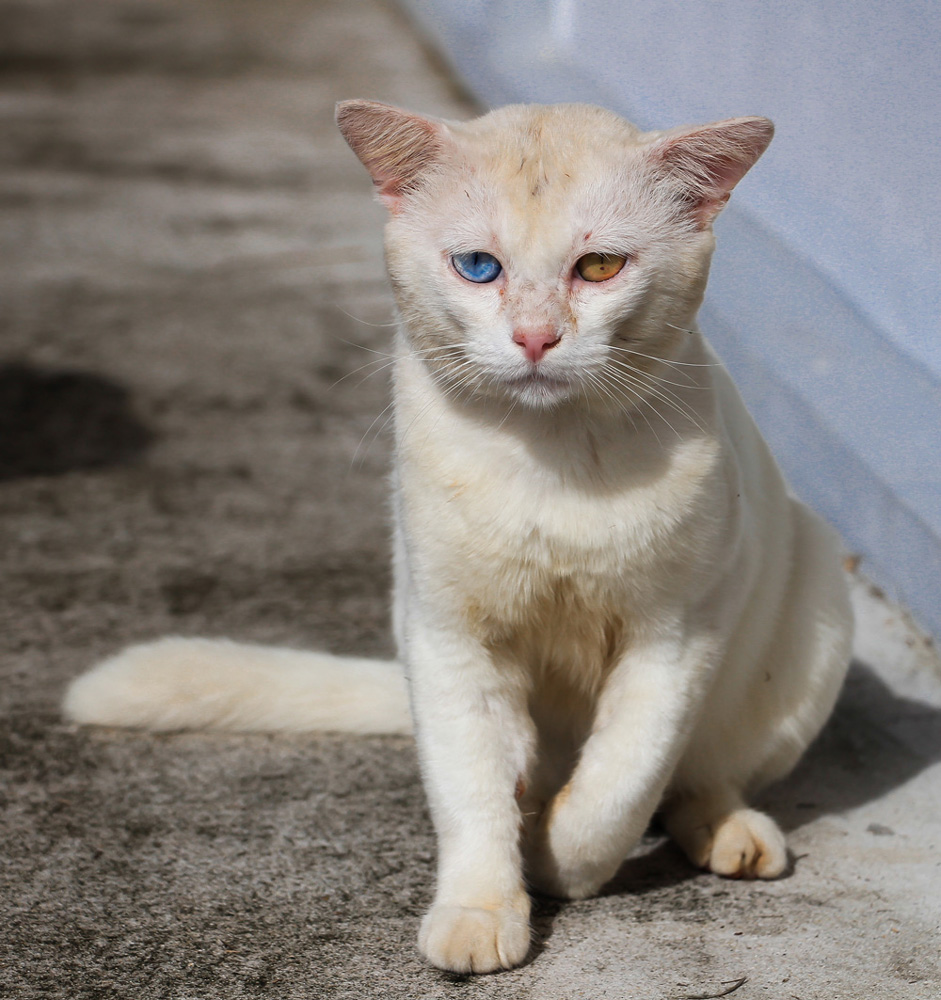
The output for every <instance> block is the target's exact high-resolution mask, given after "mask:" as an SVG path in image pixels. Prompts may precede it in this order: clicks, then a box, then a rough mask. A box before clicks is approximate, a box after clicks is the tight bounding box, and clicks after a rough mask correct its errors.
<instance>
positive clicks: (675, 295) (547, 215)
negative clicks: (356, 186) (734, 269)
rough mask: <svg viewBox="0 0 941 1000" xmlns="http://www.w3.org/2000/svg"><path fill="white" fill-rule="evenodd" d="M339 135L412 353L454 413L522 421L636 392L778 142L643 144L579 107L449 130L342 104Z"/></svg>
mask: <svg viewBox="0 0 941 1000" xmlns="http://www.w3.org/2000/svg"><path fill="white" fill-rule="evenodd" d="M338 120H339V121H340V125H341V128H342V129H343V131H344V135H345V136H346V137H347V140H348V141H349V142H350V144H351V145H352V146H353V148H354V150H355V151H356V152H357V154H358V155H359V156H360V158H361V159H362V160H363V162H364V163H365V164H366V166H367V167H368V168H369V169H370V172H371V173H372V174H373V178H374V180H375V181H376V183H377V186H378V187H379V193H380V196H381V197H383V199H384V200H385V201H386V203H387V204H388V205H389V207H390V209H391V215H390V220H389V225H388V227H387V240H386V247H387V261H388V266H389V273H390V276H391V278H392V282H393V286H394V289H395V293H396V298H397V302H398V305H399V310H400V312H401V314H402V318H403V320H404V327H405V331H406V334H407V336H408V337H409V342H410V349H411V350H412V351H413V353H414V354H415V355H416V356H418V357H420V358H422V360H423V362H424V363H425V364H427V365H428V366H429V368H430V370H431V371H433V372H434V373H435V375H436V378H437V379H438V381H439V383H440V384H441V385H442V386H443V387H444V388H445V389H447V390H448V391H449V392H451V393H452V394H453V395H454V396H455V397H456V398H467V397H468V396H473V397H475V398H479V397H481V396H487V397H495V398H498V399H502V400H509V401H512V402H516V403H520V404H523V405H526V406H531V407H545V406H552V405H556V404H560V403H563V402H564V401H566V400H574V399H579V400H583V401H584V400H594V401H596V402H600V403H602V404H607V403H610V404H612V405H616V406H618V407H630V406H632V405H633V404H634V403H636V401H637V400H638V399H640V398H642V397H643V396H645V395H646V394H647V390H648V389H649V388H650V386H651V385H652V384H653V382H652V375H651V372H652V369H653V368H655V367H656V361H655V360H653V359H656V358H666V359H669V358H670V357H671V356H672V355H673V354H674V353H675V350H676V347H677V344H678V343H679V342H680V341H681V340H682V338H683V337H684V336H686V334H685V332H684V331H685V330H686V329H687V328H688V327H689V325H690V324H691V323H692V321H693V318H694V316H695V313H696V310H697V309H698V307H699V304H700V302H701V300H702V295H703V291H704V288H705V283H706V277H707V274H708V266H709V258H710V256H711V252H712V247H713V239H712V231H711V226H710V222H711V219H712V217H713V216H714V215H715V213H716V212H717V211H718V210H719V208H721V205H722V204H723V203H724V200H725V198H726V197H727V196H728V191H729V190H730V189H731V186H732V185H734V183H735V182H736V181H737V180H738V179H739V178H740V177H741V176H742V174H744V172H745V170H746V169H747V168H748V166H750V165H751V162H753V161H754V159H756V158H757V156H758V155H760V153H761V151H762V150H763V149H764V146H765V145H766V144H767V142H768V141H769V140H770V134H771V133H770V123H766V122H765V120H764V119H739V120H736V121H733V122H732V123H722V124H721V125H719V126H712V127H706V128H705V129H701V130H693V131H690V130H687V131H686V132H684V133H679V134H660V133H655V134H647V135H644V134H641V133H639V132H638V131H637V130H636V129H635V128H634V127H633V126H631V125H629V124H628V123H627V122H625V121H623V120H622V119H620V118H618V117H617V116H616V115H613V114H611V113H610V112H606V111H603V110H601V109H599V108H592V107H588V106H582V105H558V106H546V107H543V106H513V107H509V108H504V109H501V110H500V111H496V112H493V113H491V114H489V115H487V116H485V117H483V118H480V119H477V120H475V121H472V122H469V123H466V124H451V123H449V124H445V123H441V122H436V121H431V120H428V119H421V118H417V117H416V116H412V115H406V114H405V113H404V112H399V111H396V110H395V109H390V108H386V107H385V106H383V105H375V104H368V103H365V102H349V103H348V104H346V105H341V108H340V112H339V116H338ZM756 123H758V124H756ZM723 126H724V129H723ZM715 132H719V133H720V134H719V135H718V137H717V136H716V135H715V134H714V133H715ZM730 132H731V133H733V134H732V135H731V137H730V135H729V133H730ZM704 136H705V138H704ZM690 137H692V138H690Z"/></svg>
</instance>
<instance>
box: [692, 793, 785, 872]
mask: <svg viewBox="0 0 941 1000" xmlns="http://www.w3.org/2000/svg"><path fill="white" fill-rule="evenodd" d="M706 867H708V868H709V869H710V870H711V871H713V872H715V873H716V874H717V875H724V876H725V877H726V878H749V879H751V878H778V876H780V875H783V874H784V872H785V870H786V869H787V845H786V843H785V840H784V834H783V833H782V832H781V831H780V829H779V828H778V825H777V824H776V823H775V822H774V820H773V819H771V817H770V816H765V814H764V813H760V812H758V811H756V810H754V809H739V810H736V811H735V812H733V813H730V814H729V815H728V816H726V817H725V818H724V819H723V820H721V821H720V822H719V823H718V824H717V825H716V828H715V834H714V836H713V840H712V849H711V851H710V852H709V860H708V864H707V865H706Z"/></svg>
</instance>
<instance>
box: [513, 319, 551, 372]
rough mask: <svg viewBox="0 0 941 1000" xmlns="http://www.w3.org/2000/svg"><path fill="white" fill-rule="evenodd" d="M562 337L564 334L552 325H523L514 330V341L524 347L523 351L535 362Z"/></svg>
mask: <svg viewBox="0 0 941 1000" xmlns="http://www.w3.org/2000/svg"><path fill="white" fill-rule="evenodd" d="M561 339H562V334H561V333H559V331H558V330H556V329H555V327H552V326H536V327H528V326H521V327H519V328H517V329H516V330H514V331H513V343H514V344H519V345H520V347H522V348H523V353H524V354H525V355H526V357H527V358H529V360H530V361H532V363H533V364H535V363H536V362H537V361H539V360H541V359H542V356H543V355H544V354H545V353H546V351H548V350H549V348H550V347H555V345H556V344H557V343H558V342H559V341H560V340H561Z"/></svg>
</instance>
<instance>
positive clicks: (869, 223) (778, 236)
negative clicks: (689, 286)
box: [377, 0, 941, 635]
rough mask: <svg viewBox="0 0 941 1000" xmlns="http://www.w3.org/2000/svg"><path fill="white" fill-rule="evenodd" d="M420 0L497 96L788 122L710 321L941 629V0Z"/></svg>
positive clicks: (748, 206)
mask: <svg viewBox="0 0 941 1000" xmlns="http://www.w3.org/2000/svg"><path fill="white" fill-rule="evenodd" d="M404 2H405V3H406V6H407V7H408V8H410V9H411V11H412V12H413V13H414V14H415V15H416V17H417V18H418V20H419V21H420V22H421V23H422V24H423V25H424V26H425V27H426V29H427V30H428V32H429V34H430V35H431V36H432V37H433V38H434V39H435V40H436V42H437V43H438V44H439V45H440V46H441V47H442V48H443V49H444V50H445V52H446V54H447V56H448V58H449V59H450V60H451V62H452V63H453V65H454V67H455V69H456V70H457V71H458V73H459V74H460V75H461V77H462V78H463V79H464V81H465V82H466V83H467V85H468V86H469V87H470V89H471V90H472V91H473V92H474V93H475V94H476V95H477V96H478V97H479V98H480V99H481V100H482V101H483V102H484V103H486V104H491V105H498V104H505V103H509V102H514V101H540V102H550V101H571V100H581V101H590V102H592V103H596V104H604V105H606V106H608V107H611V108H613V109H614V110H616V111H619V112H620V113H622V114H624V115H625V116H627V117H628V118H630V119H631V120H633V121H635V122H637V123H638V124H639V125H641V126H643V127H649V128H665V127H669V126H672V125H678V124H683V123H694V122H704V121H712V120H716V119H719V118H726V117H731V116H735V115H742V114H762V115H767V116H768V117H770V118H773V119H774V120H775V123H776V125H777V128H778V132H777V136H776V138H775V141H774V142H773V143H772V145H771V148H770V149H769V151H768V152H767V153H766V154H765V156H764V157H763V158H762V160H761V161H760V163H759V165H758V167H757V168H756V169H755V170H754V171H753V172H752V173H751V174H750V175H749V176H748V177H746V178H745V180H744V181H743V182H742V183H741V185H740V186H739V188H738V189H737V190H736V192H735V195H734V196H733V201H732V205H731V206H730V207H729V209H727V210H726V212H724V213H723V215H722V217H720V220H719V222H718V224H717V227H716V228H717V233H718V236H719V252H718V253H717V256H716V261H715V264H714V267H713V277H712V282H711V285H710V292H709V296H708V299H707V302H706V305H705V307H704V309H703V312H702V321H703V327H704V329H705V330H706V332H707V333H708V334H709V335H710V338H711V339H712V341H713V342H714V343H715V345H716V347H717V348H718V350H719V352H720V353H721V354H722V356H723V358H724V359H725V360H726V362H727V364H728V366H729V368H730V369H731V370H732V372H733V374H734V375H735V377H736V379H737V381H738V382H739V384H740V386H741V387H742V389H743V392H744V393H745V396H746V399H747V400H748V402H749V405H750V407H751V409H752V411H753V412H754V414H755V416H756V418H757V419H758V421H759V423H760V424H761V426H762V428H763V430H764V432H765V434H766V435H767V437H768V438H769V440H770V441H771V443H772V446H773V447H774V449H775V452H776V454H777V455H778V456H779V458H780V460H781V462H782V465H783V466H784V467H785V470H786V472H787V474H788V476H789V478H790V480H791V482H792V484H793V485H794V487H795V489H796V491H797V492H798V493H799V494H800V495H801V496H803V497H804V498H805V499H806V500H808V501H809V502H810V503H811V504H813V505H814V506H815V507H817V508H818V509H819V510H820V511H821V512H823V513H824V514H825V515H826V516H827V517H828V518H829V519H830V520H831V521H832V522H833V523H834V524H836V526H837V527H838V528H839V529H840V530H841V531H842V533H843V535H844V537H845V538H846V540H847V543H848V544H849V545H850V546H851V547H852V548H853V549H854V550H855V551H857V552H859V553H861V554H862V555H863V557H864V560H865V563H864V565H865V568H866V569H867V571H868V572H869V574H870V575H871V576H873V577H874V578H875V579H876V580H877V581H878V582H880V583H881V584H882V585H883V586H885V587H887V589H889V590H890V592H892V593H893V594H894V595H895V596H897V597H899V598H901V599H902V600H903V601H905V603H907V604H908V605H909V607H911V608H912V610H913V611H914V612H915V614H916V617H918V618H919V619H920V621H921V622H922V624H923V625H925V626H927V627H928V628H930V629H931V630H933V631H934V633H935V634H936V635H941V330H939V317H941V193H939V187H941V149H939V144H941V74H939V69H938V66H939V63H941V4H937V3H934V2H930V3H929V2H926V0H893V2H892V3H879V2H870V3H868V4H861V3H858V2H855V0H815V2H807V0H792V2H791V3H789V4H756V3H754V0H752V2H749V0H690V2H685V3H681V2H677V0H642V2H641V0H628V2H617V0H547V2H543V3H536V2H532V0H529V2H512V0H502V2H494V0H404ZM377 96H381V95H377ZM416 110H421V109H416Z"/></svg>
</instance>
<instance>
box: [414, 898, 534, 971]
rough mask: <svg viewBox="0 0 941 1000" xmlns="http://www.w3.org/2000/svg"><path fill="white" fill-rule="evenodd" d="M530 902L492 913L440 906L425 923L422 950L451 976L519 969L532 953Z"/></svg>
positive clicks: (492, 911)
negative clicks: (530, 951)
mask: <svg viewBox="0 0 941 1000" xmlns="http://www.w3.org/2000/svg"><path fill="white" fill-rule="evenodd" d="M529 942H530V932H529V900H528V898H527V900H526V903H525V905H519V904H518V905H515V906H505V907H500V908H497V909H489V908H485V907H480V906H446V905H442V904H437V905H435V906H433V907H432V908H431V910H429V912H428V913H427V914H426V915H425V918H424V920H423V921H422V925H421V931H420V933H419V936H418V947H419V948H420V949H421V952H422V954H423V955H424V956H425V958H427V959H428V961H429V962H431V964H432V965H436V966H437V967H438V968H439V969H445V970H447V971H449V972H494V971H496V970H497V969H511V968H513V966H515V965H519V964H520V963H521V962H522V961H523V959H524V958H525V957H526V953H527V952H528V951H529Z"/></svg>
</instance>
